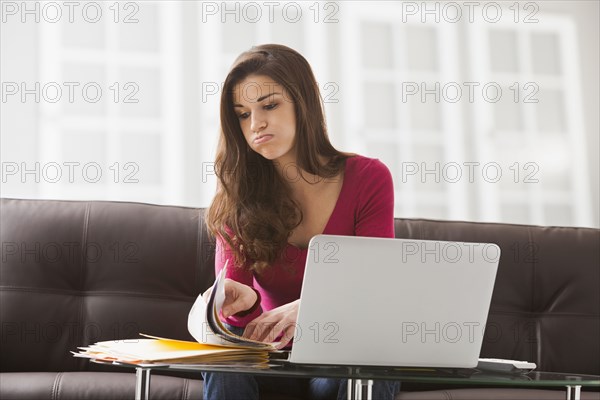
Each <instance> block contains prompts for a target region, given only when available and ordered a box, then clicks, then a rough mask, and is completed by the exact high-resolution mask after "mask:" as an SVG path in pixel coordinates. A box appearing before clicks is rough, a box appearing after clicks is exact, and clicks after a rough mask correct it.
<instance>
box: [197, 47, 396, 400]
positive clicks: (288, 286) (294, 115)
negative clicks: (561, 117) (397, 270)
mask: <svg viewBox="0 0 600 400" xmlns="http://www.w3.org/2000/svg"><path fill="white" fill-rule="evenodd" d="M215 170H216V174H217V177H218V179H219V185H218V189H217V194H216V195H215V198H214V200H213V202H212V204H211V206H210V208H209V210H208V212H207V225H208V229H209V230H210V232H211V233H212V234H214V235H215V237H216V244H217V247H216V259H215V269H216V272H217V273H219V272H220V271H221V269H222V268H223V266H224V265H225V262H226V261H229V267H228V268H227V276H226V278H227V279H226V282H225V293H226V300H225V303H224V306H223V309H222V315H223V318H224V322H225V323H226V324H227V325H228V327H229V328H230V329H231V330H233V331H234V332H236V333H238V334H243V336H245V337H247V338H249V339H253V340H259V341H266V342H272V341H275V340H278V341H280V342H281V347H283V346H286V345H287V346H288V347H289V346H290V345H291V340H292V337H293V334H294V323H295V321H296V318H297V314H298V304H299V297H300V289H301V285H302V278H303V274H304V265H305V262H306V255H307V251H308V243H309V240H310V239H311V238H312V237H313V236H315V235H316V234H320V233H326V234H337V235H354V236H378V237H394V218H393V207H394V195H393V184H392V178H391V175H390V173H389V170H388V169H387V167H385V165H383V164H382V163H381V162H380V161H379V160H376V159H370V158H366V157H362V156H359V155H354V154H348V153H342V152H339V151H338V150H336V149H335V148H334V147H333V146H332V145H331V143H330V142H329V139H328V136H327V130H326V125H325V117H324V113H323V104H322V99H321V96H320V93H319V89H318V86H317V83H316V80H315V77H314V75H313V72H312V69H311V68H310V65H309V64H308V62H307V61H306V60H305V59H304V58H303V57H302V56H301V55H300V54H299V53H297V52H296V51H294V50H292V49H290V48H288V47H286V46H282V45H276V44H267V45H261V46H255V47H252V48H251V49H250V50H249V51H246V52H244V53H242V54H241V55H240V56H239V57H238V58H237V59H236V60H235V62H234V65H233V67H232V69H231V71H230V72H229V74H228V75H227V78H226V80H225V82H224V85H223V92H222V96H221V136H220V140H219V149H218V152H217V157H216V163H215ZM204 379H205V391H204V393H205V395H204V398H205V399H230V398H231V399H239V398H244V399H251V398H258V393H259V391H260V389H263V388H267V389H269V390H270V391H280V392H282V391H284V389H287V390H288V391H291V392H293V393H295V394H302V393H305V392H306V391H308V395H309V397H310V398H336V396H339V397H340V398H345V396H346V381H345V380H340V379H323V378H315V379H311V380H307V379H285V378H267V377H254V376H251V375H233V374H217V373H206V374H204ZM397 386H398V385H397V384H396V383H381V382H379V383H378V382H376V383H375V385H374V393H373V398H377V399H380V398H393V394H394V392H395V391H397V390H398V388H397Z"/></svg>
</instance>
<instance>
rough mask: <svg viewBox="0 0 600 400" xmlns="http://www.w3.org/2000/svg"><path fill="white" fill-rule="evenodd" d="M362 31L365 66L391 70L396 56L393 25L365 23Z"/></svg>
mask: <svg viewBox="0 0 600 400" xmlns="http://www.w3.org/2000/svg"><path fill="white" fill-rule="evenodd" d="M361 30H362V35H361V38H362V52H361V54H362V55H363V56H362V62H363V65H364V66H365V67H367V68H391V67H392V64H393V60H392V56H393V55H394V51H393V50H394V48H393V37H392V27H391V25H389V24H386V23H383V22H382V23H377V22H363V23H362V26H361Z"/></svg>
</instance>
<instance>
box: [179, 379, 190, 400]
mask: <svg viewBox="0 0 600 400" xmlns="http://www.w3.org/2000/svg"><path fill="white" fill-rule="evenodd" d="M189 382H190V381H189V380H188V379H184V380H183V390H182V392H181V398H182V399H183V400H187V399H189V398H190V396H189V386H190V383H189Z"/></svg>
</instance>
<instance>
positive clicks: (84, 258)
mask: <svg viewBox="0 0 600 400" xmlns="http://www.w3.org/2000/svg"><path fill="white" fill-rule="evenodd" d="M90 210H91V205H90V203H86V204H85V217H84V220H83V232H82V238H81V248H82V249H83V251H82V252H81V281H80V282H79V290H81V291H85V290H84V286H85V276H86V271H87V254H86V253H85V249H87V239H88V229H89V223H90ZM84 299H85V296H80V299H79V314H78V316H77V322H78V324H79V329H78V330H77V337H78V340H77V342H78V343H83V340H84V338H83V330H84V329H83V309H84V305H83V303H84ZM86 365H87V364H86Z"/></svg>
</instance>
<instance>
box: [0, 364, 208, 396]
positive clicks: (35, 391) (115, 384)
mask: <svg viewBox="0 0 600 400" xmlns="http://www.w3.org/2000/svg"><path fill="white" fill-rule="evenodd" d="M24 388H27V390H26V391H25V390H23V389H24ZM134 396H135V372H134V371H133V370H131V371H130V372H125V373H120V372H5V373H2V374H0V398H2V400H22V399H28V400H29V399H53V400H67V399H73V400H85V399H98V400H105V399H113V400H117V399H123V400H131V399H133V398H134ZM150 398H152V399H157V400H159V399H169V400H171V399H182V400H184V399H195V400H198V399H201V398H202V381H201V380H195V379H186V378H176V377H171V376H160V375H154V376H152V378H151V380H150Z"/></svg>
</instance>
